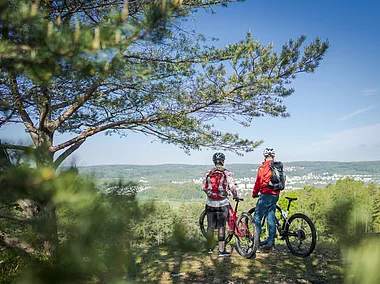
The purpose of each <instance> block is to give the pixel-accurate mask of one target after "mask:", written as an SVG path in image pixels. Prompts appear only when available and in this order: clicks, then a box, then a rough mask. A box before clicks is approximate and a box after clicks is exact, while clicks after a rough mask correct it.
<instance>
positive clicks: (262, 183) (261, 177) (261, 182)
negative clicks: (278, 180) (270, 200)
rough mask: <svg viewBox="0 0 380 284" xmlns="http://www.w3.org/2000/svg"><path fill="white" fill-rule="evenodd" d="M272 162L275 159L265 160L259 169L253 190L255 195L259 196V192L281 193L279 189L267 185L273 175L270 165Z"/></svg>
mask: <svg viewBox="0 0 380 284" xmlns="http://www.w3.org/2000/svg"><path fill="white" fill-rule="evenodd" d="M271 162H273V160H268V161H265V162H263V164H262V165H261V166H260V168H259V169H258V171H257V177H256V182H255V186H254V188H253V191H252V196H253V197H255V196H258V195H259V192H261V193H264V194H280V191H279V190H273V189H270V188H268V187H267V185H268V183H269V182H270V177H271V176H272V171H271V169H270V166H269V163H271Z"/></svg>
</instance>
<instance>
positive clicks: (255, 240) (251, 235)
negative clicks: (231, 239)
mask: <svg viewBox="0 0 380 284" xmlns="http://www.w3.org/2000/svg"><path fill="white" fill-rule="evenodd" d="M234 235H235V241H236V250H237V252H238V253H239V254H240V255H242V256H244V257H245V258H252V257H254V256H256V250H257V247H258V246H259V236H258V234H257V230H256V226H255V223H254V222H253V218H252V216H251V215H250V214H248V213H245V212H243V213H242V214H240V216H239V218H238V220H237V228H235V233H234Z"/></svg>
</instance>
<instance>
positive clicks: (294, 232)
mask: <svg viewBox="0 0 380 284" xmlns="http://www.w3.org/2000/svg"><path fill="white" fill-rule="evenodd" d="M284 239H285V241H286V245H287V246H288V248H289V250H290V251H291V252H292V254H294V255H296V256H299V257H307V256H309V255H310V254H311V253H312V252H313V250H314V249H315V245H316V243H317V232H316V230H315V227H314V224H313V222H312V221H311V220H310V219H309V217H307V216H306V215H304V214H301V213H297V214H294V215H292V216H291V217H290V218H289V220H288V222H287V224H286V227H285V235H284Z"/></svg>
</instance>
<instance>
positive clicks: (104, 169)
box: [78, 161, 380, 183]
mask: <svg viewBox="0 0 380 284" xmlns="http://www.w3.org/2000/svg"><path fill="white" fill-rule="evenodd" d="M259 166H260V164H229V165H226V168H228V169H229V170H231V171H232V172H233V173H234V177H236V178H244V177H254V176H256V171H257V169H258V167H259ZM210 167H211V165H186V164H163V165H101V166H87V167H78V170H79V172H80V173H82V174H90V175H93V176H94V177H95V178H97V179H117V178H123V179H127V180H134V181H140V180H144V181H148V182H150V183H151V182H158V183H167V182H170V181H181V180H191V179H199V178H201V177H203V175H204V173H205V172H206V171H207V170H208V169H209V168H210ZM284 167H285V172H286V174H287V176H289V177H291V176H296V175H297V176H301V175H306V174H309V173H313V174H325V173H328V174H329V175H332V174H339V175H380V161H372V162H346V163H343V162H290V163H284Z"/></svg>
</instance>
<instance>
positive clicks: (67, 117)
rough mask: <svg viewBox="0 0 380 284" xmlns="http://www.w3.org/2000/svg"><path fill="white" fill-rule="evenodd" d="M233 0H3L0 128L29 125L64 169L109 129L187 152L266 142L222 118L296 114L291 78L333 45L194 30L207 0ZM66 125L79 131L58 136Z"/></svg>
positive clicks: (40, 150) (43, 157)
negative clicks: (213, 40) (226, 127)
mask: <svg viewBox="0 0 380 284" xmlns="http://www.w3.org/2000/svg"><path fill="white" fill-rule="evenodd" d="M229 2H235V1H234V0H222V1H220V0H219V1H215V0H208V1H201V0H182V1H179V0H172V1H169V0H168V1H147V0H139V1H124V2H118V1H116V2H115V1H107V0H104V1H69V2H61V1H36V2H33V3H32V2H29V1H21V0H17V1H16V0H13V1H1V2H0V3H1V4H0V6H1V9H0V11H1V12H0V21H1V22H0V57H1V61H2V64H1V69H0V72H1V81H0V91H1V101H0V106H1V111H3V112H2V115H1V117H0V127H2V126H4V125H6V124H8V123H23V124H24V126H25V128H26V130H27V131H28V133H29V134H30V136H31V138H32V141H33V146H32V148H35V149H36V154H37V156H38V160H39V161H40V162H42V163H47V162H53V156H54V154H57V153H58V154H57V155H56V157H55V160H54V161H55V166H56V167H57V166H58V165H59V164H60V163H61V162H62V161H63V160H64V159H65V158H66V157H67V156H69V155H70V154H71V153H72V152H73V151H75V150H76V149H77V148H78V147H79V146H80V145H81V144H82V143H83V142H84V141H85V140H86V138H88V137H90V136H92V135H95V134H97V133H99V132H106V133H109V134H111V133H114V132H117V133H118V134H120V135H127V134H128V132H129V131H133V132H141V133H144V134H147V135H152V136H154V137H157V138H158V139H159V140H160V141H162V142H164V143H171V144H175V145H178V146H179V147H181V148H182V149H184V150H185V151H186V152H189V151H190V150H193V149H200V148H202V147H211V148H221V149H226V150H231V151H233V152H236V153H240V154H242V153H244V152H247V151H252V150H253V149H254V148H255V147H256V146H257V145H259V143H260V141H250V140H247V139H244V138H240V137H239V135H238V134H237V133H225V132H223V131H221V130H219V129H218V128H217V127H215V126H214V124H213V123H214V122H215V119H226V118H228V119H234V120H235V121H237V122H238V123H240V124H242V125H244V126H249V125H250V123H251V121H252V119H253V118H254V117H258V116H263V115H272V116H282V117H287V116H288V115H289V114H288V112H287V111H286V107H285V105H284V104H283V101H282V100H283V98H285V97H287V96H289V95H291V94H292V93H293V92H294V89H293V88H292V87H291V85H290V84H291V82H292V80H293V79H294V78H295V77H296V75H297V74H299V73H312V72H314V71H315V69H316V68H317V67H318V65H319V63H320V61H321V60H322V58H323V56H324V55H325V52H326V50H327V48H328V42H327V41H321V40H320V39H319V38H316V39H315V40H314V41H312V42H311V43H309V44H305V40H306V37H305V36H301V37H300V38H298V39H296V40H289V41H288V42H287V43H285V44H284V46H283V47H282V49H281V50H280V51H277V50H275V48H274V46H273V45H272V44H270V45H268V46H264V45H262V44H260V42H259V41H258V40H255V39H254V38H253V36H252V34H250V33H248V34H247V36H246V37H245V38H244V39H243V40H241V41H239V42H237V43H232V44H230V45H227V46H225V47H222V48H217V47H215V46H212V45H210V44H209V43H208V42H207V41H206V40H205V38H204V37H203V36H202V35H200V34H194V33H193V32H190V31H186V30H185V29H184V28H185V25H183V23H184V20H186V19H187V18H188V17H190V16H191V15H192V14H193V13H194V12H195V10H196V9H199V8H204V9H209V10H211V9H212V7H213V6H215V5H227V4H228V3H229ZM56 133H71V134H72V138H71V139H68V140H67V141H64V142H59V143H54V137H55V135H56ZM23 146H25V145H11V144H8V145H6V147H8V148H21V149H22V148H23Z"/></svg>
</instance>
